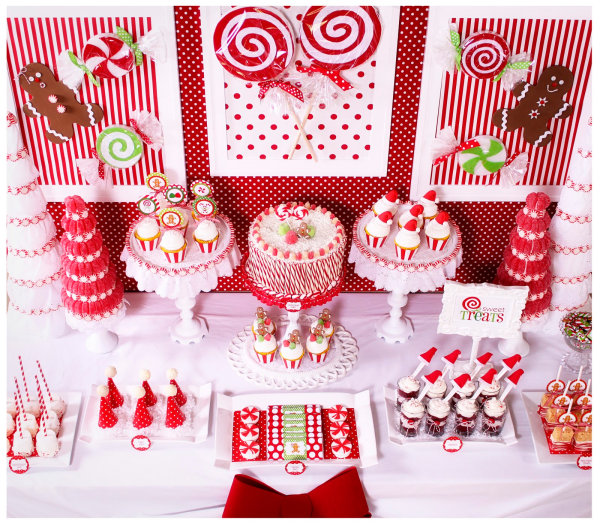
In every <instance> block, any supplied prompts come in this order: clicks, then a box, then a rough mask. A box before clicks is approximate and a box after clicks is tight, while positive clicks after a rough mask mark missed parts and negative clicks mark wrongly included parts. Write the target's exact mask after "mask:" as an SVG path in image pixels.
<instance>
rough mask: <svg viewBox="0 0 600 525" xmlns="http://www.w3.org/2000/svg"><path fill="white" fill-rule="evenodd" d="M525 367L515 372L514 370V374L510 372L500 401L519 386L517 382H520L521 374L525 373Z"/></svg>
mask: <svg viewBox="0 0 600 525" xmlns="http://www.w3.org/2000/svg"><path fill="white" fill-rule="evenodd" d="M523 373H524V372H523V369H522V368H519V369H518V370H516V371H515V372H513V373H512V374H510V375H509V376H508V377H507V378H506V379H505V381H506V388H505V389H504V391H503V392H502V394H501V395H500V401H504V399H505V398H506V396H507V395H508V393H509V392H510V391H511V390H512V389H513V388H514V387H516V386H517V383H518V382H519V380H520V379H521V376H522V375H523Z"/></svg>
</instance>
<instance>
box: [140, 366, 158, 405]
mask: <svg viewBox="0 0 600 525" xmlns="http://www.w3.org/2000/svg"><path fill="white" fill-rule="evenodd" d="M140 379H141V380H142V381H143V382H142V386H143V387H144V390H145V391H146V405H147V406H149V407H153V406H154V405H156V401H157V399H156V394H154V392H152V388H150V383H148V379H150V370H146V369H144V370H142V371H141V372H140Z"/></svg>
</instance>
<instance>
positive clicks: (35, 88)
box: [19, 62, 104, 144]
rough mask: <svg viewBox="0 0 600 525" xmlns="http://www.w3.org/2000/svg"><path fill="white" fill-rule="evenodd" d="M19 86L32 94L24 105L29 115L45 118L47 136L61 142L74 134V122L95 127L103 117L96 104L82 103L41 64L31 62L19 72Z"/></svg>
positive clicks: (25, 111)
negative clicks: (46, 121)
mask: <svg viewBox="0 0 600 525" xmlns="http://www.w3.org/2000/svg"><path fill="white" fill-rule="evenodd" d="M19 85H20V86H21V87H22V88H23V89H24V90H25V91H26V92H27V93H29V94H30V95H31V99H30V100H28V101H27V102H25V104H24V105H23V112H24V113H25V115H27V116H28V117H32V118H35V117H46V119H47V120H48V125H47V127H46V132H45V135H46V138H47V139H48V140H49V141H50V142H54V143H55V144H63V143H65V142H67V141H68V140H69V139H70V138H71V137H72V136H73V125H74V124H77V125H79V126H85V127H88V126H95V125H96V124H98V122H100V121H101V120H102V118H103V117H104V112H103V111H102V108H101V107H100V106H99V105H98V104H88V103H83V104H82V103H81V102H79V101H78V100H77V96H76V95H77V93H76V92H75V91H74V90H72V89H71V88H70V87H68V86H66V85H65V84H63V83H62V82H61V81H60V80H57V79H56V78H55V77H54V73H52V71H51V70H50V68H49V67H47V66H45V65H44V64H39V63H37V62H34V63H33V64H29V65H27V66H25V67H24V68H23V69H21V71H20V72H19Z"/></svg>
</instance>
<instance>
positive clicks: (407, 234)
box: [394, 219, 421, 261]
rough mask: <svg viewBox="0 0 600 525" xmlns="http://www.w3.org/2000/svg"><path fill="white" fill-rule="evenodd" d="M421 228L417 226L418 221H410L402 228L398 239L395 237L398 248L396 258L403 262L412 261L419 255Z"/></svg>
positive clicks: (397, 236) (397, 235)
mask: <svg viewBox="0 0 600 525" xmlns="http://www.w3.org/2000/svg"><path fill="white" fill-rule="evenodd" d="M420 231H421V230H420V228H419V227H418V226H417V221H416V220H414V219H413V220H410V221H408V222H407V223H406V224H405V225H404V227H403V228H401V229H400V230H399V231H398V233H397V234H396V237H394V245H395V246H396V257H398V258H399V259H400V260H401V261H410V260H411V259H412V258H413V257H414V256H415V253H417V250H418V249H419V246H421V237H420V236H419V232H420Z"/></svg>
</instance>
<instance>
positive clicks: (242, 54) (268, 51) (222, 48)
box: [213, 7, 295, 81]
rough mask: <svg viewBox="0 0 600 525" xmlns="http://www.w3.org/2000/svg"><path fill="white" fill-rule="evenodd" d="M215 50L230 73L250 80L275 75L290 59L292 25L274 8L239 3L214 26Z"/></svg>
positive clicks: (292, 54) (292, 53)
mask: <svg viewBox="0 0 600 525" xmlns="http://www.w3.org/2000/svg"><path fill="white" fill-rule="evenodd" d="M213 41H214V46H215V54H216V55H217V59H218V60H219V62H220V63H221V65H222V66H223V67H224V68H225V69H226V70H227V71H229V73H231V74H232V75H233V76H235V77H238V78H241V79H243V80H249V81H262V80H271V79H273V78H276V77H278V76H279V75H280V74H281V73H283V71H284V70H285V68H286V67H288V65H289V64H290V62H291V61H292V57H293V56H294V50H295V44H294V37H293V34H292V29H291V27H290V25H289V23H288V22H287V20H285V18H283V17H282V16H281V15H280V14H279V13H278V12H277V11H275V10H274V9H267V8H264V7H240V8H238V9H233V10H232V11H230V12H229V13H227V14H226V15H225V16H224V17H223V18H221V20H219V23H218V24H217V27H216V28H215V34H214V36H213Z"/></svg>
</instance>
